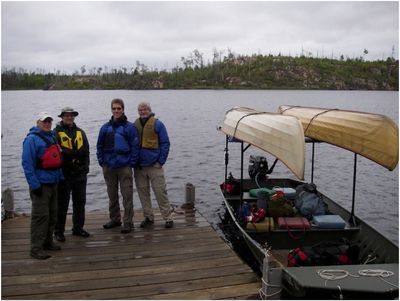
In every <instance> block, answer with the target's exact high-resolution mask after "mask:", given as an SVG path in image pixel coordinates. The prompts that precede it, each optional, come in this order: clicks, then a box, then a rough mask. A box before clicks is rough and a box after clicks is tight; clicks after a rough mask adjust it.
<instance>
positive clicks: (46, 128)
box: [22, 112, 64, 259]
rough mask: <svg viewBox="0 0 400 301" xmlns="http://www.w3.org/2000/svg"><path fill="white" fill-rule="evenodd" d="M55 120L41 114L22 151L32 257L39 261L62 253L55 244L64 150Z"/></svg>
mask: <svg viewBox="0 0 400 301" xmlns="http://www.w3.org/2000/svg"><path fill="white" fill-rule="evenodd" d="M52 121H53V118H52V117H51V115H50V114H49V113H47V112H41V113H40V114H39V116H38V118H37V126H34V127H32V128H31V129H30V130H29V133H28V135H27V136H26V138H25V140H24V142H23V150H22V167H23V169H24V173H25V177H26V180H27V182H28V184H29V194H30V198H31V200H32V211H31V212H32V213H31V253H30V254H31V256H32V257H33V258H36V259H47V258H49V257H51V256H50V255H48V254H47V253H45V251H44V250H53V251H56V250H61V248H60V246H58V245H56V244H54V242H53V231H54V226H55V224H56V221H57V184H58V182H59V181H60V180H63V179H64V177H63V174H62V171H61V164H62V160H61V149H60V148H59V145H58V144H57V140H56V137H55V135H54V132H53V131H52V130H51V123H52Z"/></svg>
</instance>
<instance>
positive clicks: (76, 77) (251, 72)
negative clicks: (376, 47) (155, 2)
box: [1, 55, 399, 91]
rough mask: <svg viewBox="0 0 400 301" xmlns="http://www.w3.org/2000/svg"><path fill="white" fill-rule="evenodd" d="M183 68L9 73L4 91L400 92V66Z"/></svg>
mask: <svg viewBox="0 0 400 301" xmlns="http://www.w3.org/2000/svg"><path fill="white" fill-rule="evenodd" d="M182 62H183V65H184V66H183V67H178V66H177V67H176V68H173V69H172V70H169V71H167V70H161V71H159V70H157V69H155V70H149V68H148V67H146V66H145V65H143V64H140V63H139V62H137V63H136V67H131V68H128V67H119V68H118V69H117V68H108V67H106V66H105V67H104V68H103V67H97V68H96V67H94V68H90V69H89V70H87V69H86V67H85V66H82V67H81V68H80V72H78V71H76V72H74V74H61V73H60V72H59V71H57V72H56V73H44V72H43V73H38V72H28V71H26V70H23V69H18V70H16V69H15V68H13V69H10V70H3V72H2V83H1V87H2V90H113V89H128V90H154V89H159V90H171V89H174V90H180V89H255V90H256V89H262V90H277V89H279V90H294V89H296V90H377V91H384V90H387V91H398V89H399V61H398V60H395V59H393V58H387V60H379V61H364V60H363V58H362V57H360V58H356V59H344V58H343V57H342V58H341V59H339V60H338V59H328V58H312V57H304V56H301V57H287V56H272V55H268V56H265V55H253V56H234V55H232V56H228V57H224V58H220V59H219V60H215V61H214V62H213V63H211V64H207V65H205V64H204V63H203V61H202V58H201V57H198V58H196V57H195V56H191V57H190V59H186V58H182Z"/></svg>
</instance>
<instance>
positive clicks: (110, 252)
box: [1, 210, 261, 300]
mask: <svg viewBox="0 0 400 301" xmlns="http://www.w3.org/2000/svg"><path fill="white" fill-rule="evenodd" d="M141 220H142V213H141V212H140V211H137V210H136V211H135V229H134V231H133V232H131V233H129V234H121V233H120V229H119V228H114V229H109V230H104V229H103V227H102V225H103V223H105V222H107V221H108V214H107V213H104V212H102V213H100V212H92V213H88V214H87V216H86V225H85V229H86V230H87V231H88V232H90V233H91V234H92V236H91V237H89V238H81V237H75V236H72V235H71V230H70V229H71V216H70V215H68V218H67V227H66V229H67V231H66V233H65V235H66V242H63V243H58V242H57V243H58V244H60V245H61V246H62V250H61V251H49V254H51V255H52V257H51V258H50V259H48V260H36V259H33V258H31V257H30V256H29V250H30V218H29V217H26V216H21V217H17V218H14V219H10V220H6V221H4V222H3V223H2V231H1V236H2V242H1V245H2V252H1V253H2V254H1V258H2V263H1V266H2V271H1V273H2V275H1V280H2V281H1V288H2V290H1V297H2V299H186V300H187V299H258V298H259V295H258V290H259V289H260V287H261V280H260V279H259V278H258V277H257V276H256V274H255V273H254V272H253V271H252V270H251V269H250V268H249V267H248V266H247V265H246V264H245V263H244V262H243V261H242V260H241V259H240V258H239V257H238V256H237V255H236V253H235V252H234V251H233V250H232V249H231V248H230V247H229V246H228V245H227V244H226V243H225V242H224V241H223V239H222V238H221V237H219V236H218V234H217V233H216V232H215V231H214V229H213V228H212V227H211V226H210V224H209V223H208V222H207V221H206V220H205V219H204V218H203V217H202V216H201V215H200V214H199V213H198V212H197V211H192V210H190V211H183V210H182V211H181V212H180V214H175V224H174V228H172V229H165V228H164V222H163V221H162V219H161V216H160V214H159V213H158V212H156V220H155V225H154V226H153V227H152V228H150V229H141V228H140V227H139V222H140V221H141Z"/></svg>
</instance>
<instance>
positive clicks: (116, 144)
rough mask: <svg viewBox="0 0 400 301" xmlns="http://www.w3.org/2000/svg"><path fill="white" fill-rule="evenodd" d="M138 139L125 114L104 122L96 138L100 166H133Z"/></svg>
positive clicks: (137, 154)
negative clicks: (118, 118)
mask: <svg viewBox="0 0 400 301" xmlns="http://www.w3.org/2000/svg"><path fill="white" fill-rule="evenodd" d="M138 156H139V140H138V136H137V132H136V130H135V127H134V125H133V124H132V123H131V122H129V121H128V120H127V118H126V116H125V115H123V117H122V118H121V120H118V121H115V120H114V119H113V118H111V120H110V121H109V122H107V123H105V124H104V125H103V126H102V127H101V129H100V132H99V137H98V139H97V160H98V161H99V164H100V166H107V167H110V168H119V167H125V166H130V167H134V166H135V165H136V164H137V162H138Z"/></svg>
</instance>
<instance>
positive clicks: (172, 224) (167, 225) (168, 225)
mask: <svg viewBox="0 0 400 301" xmlns="http://www.w3.org/2000/svg"><path fill="white" fill-rule="evenodd" d="M173 226H174V221H166V222H165V228H167V229H168V228H172V227H173Z"/></svg>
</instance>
